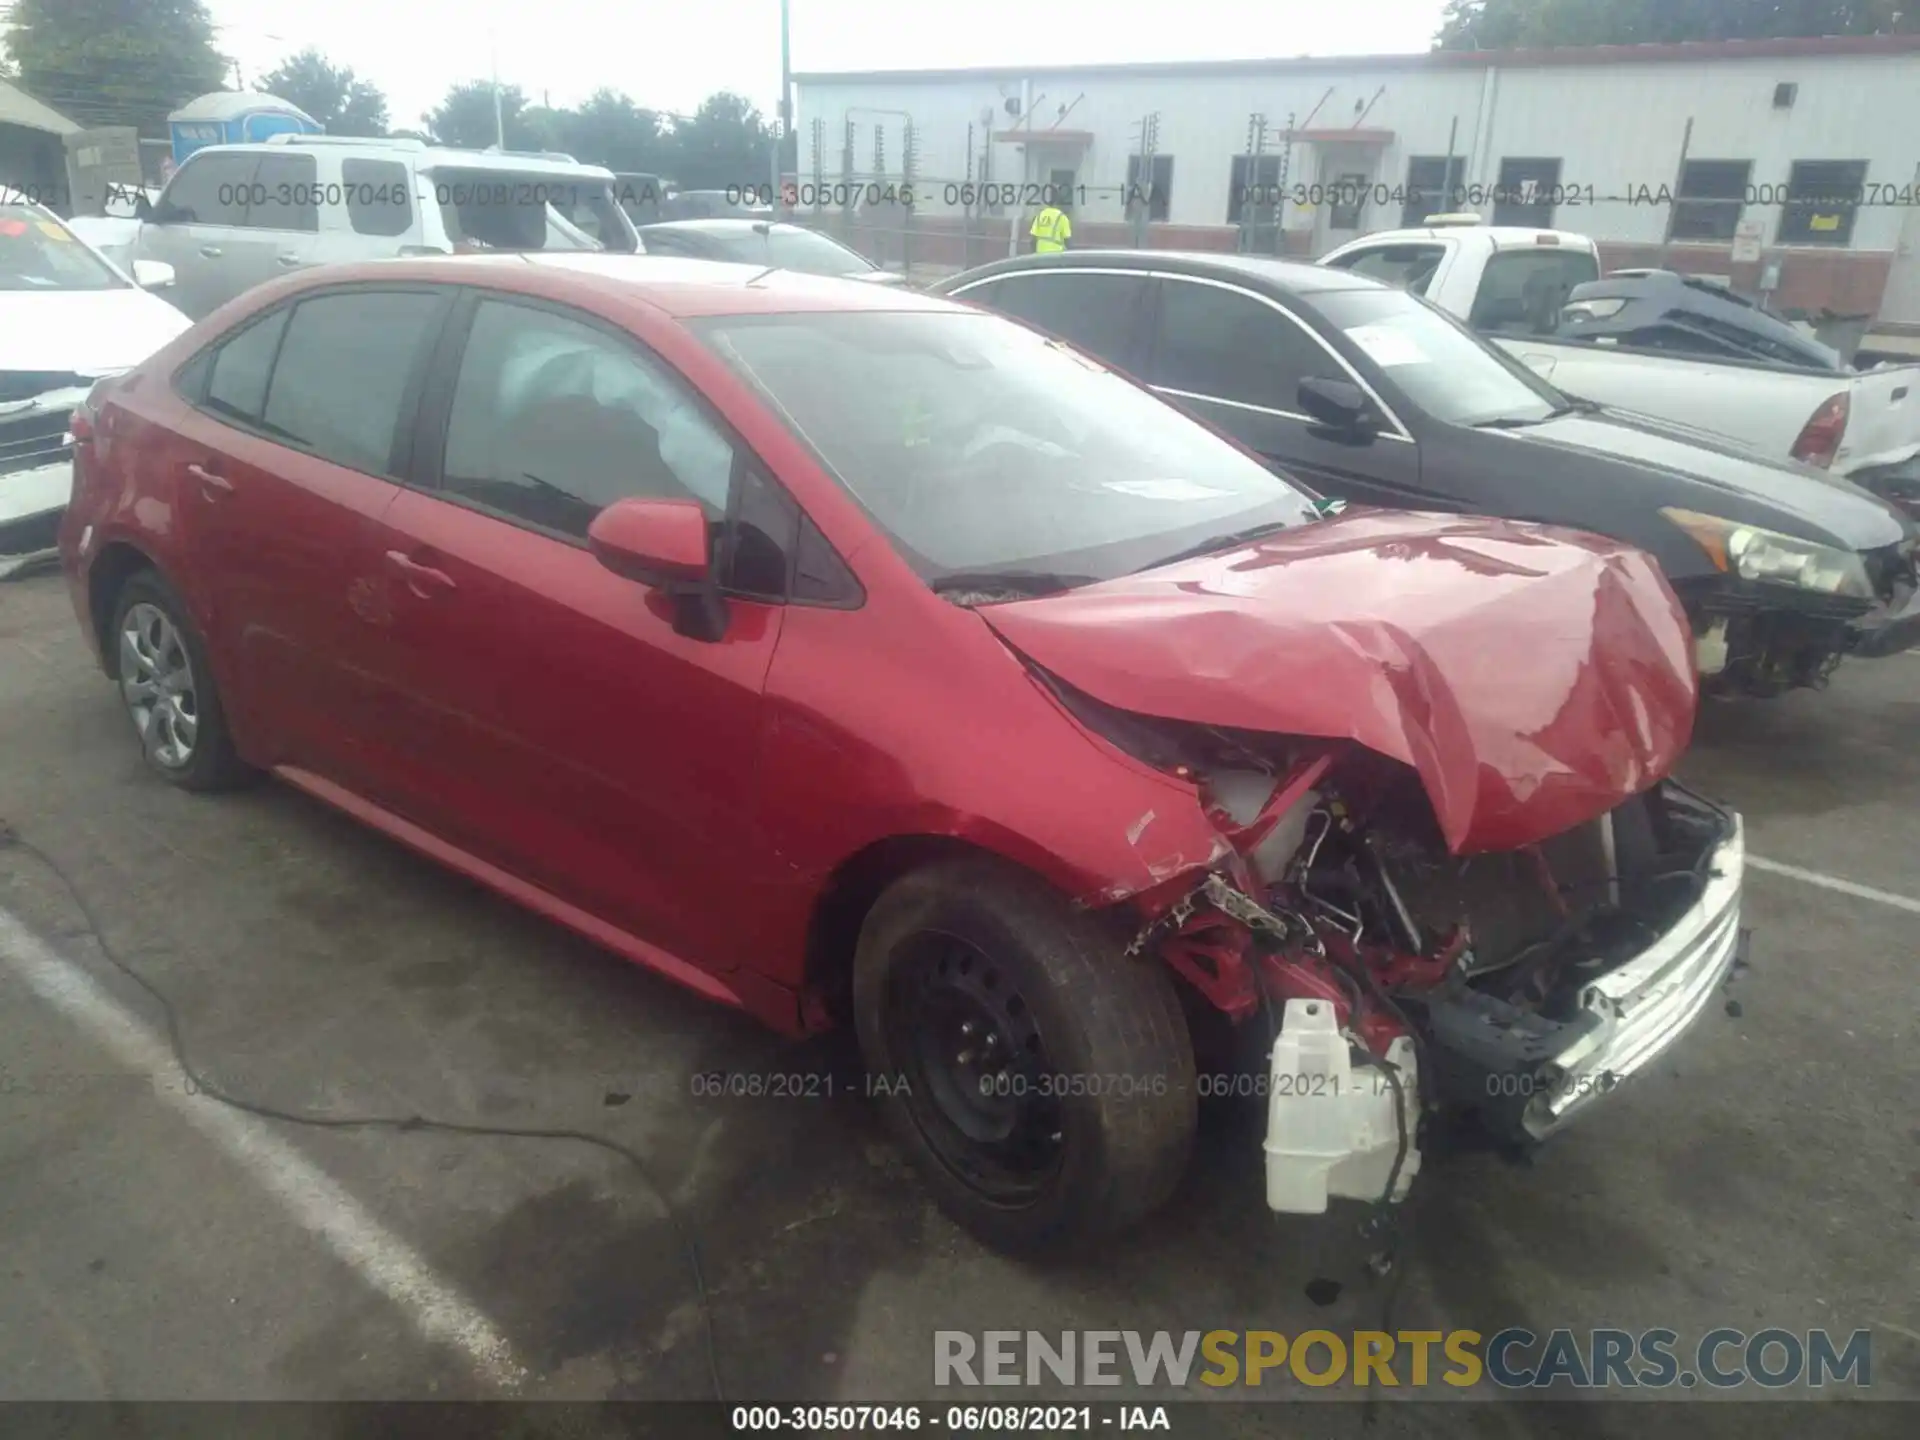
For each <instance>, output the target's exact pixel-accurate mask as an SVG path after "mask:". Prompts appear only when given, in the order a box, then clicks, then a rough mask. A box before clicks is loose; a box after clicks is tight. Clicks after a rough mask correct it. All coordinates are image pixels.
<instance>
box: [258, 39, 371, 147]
mask: <svg viewBox="0 0 1920 1440" xmlns="http://www.w3.org/2000/svg"><path fill="white" fill-rule="evenodd" d="M260 88H261V89H262V90H264V91H266V92H267V94H269V95H278V96H279V97H280V98H281V99H282V100H291V101H292V102H293V103H294V104H295V105H298V106H299V107H300V108H301V109H302V110H304V111H306V112H307V114H309V115H311V116H312V117H313V118H314V119H316V120H318V121H319V122H320V123H321V125H323V126H324V127H325V128H326V131H327V133H328V134H330V135H384V134H386V133H387V97H386V96H384V95H382V94H381V93H380V92H379V90H377V89H375V88H374V87H373V86H372V85H370V84H368V83H367V82H366V81H365V80H362V79H361V78H360V77H359V76H358V75H355V74H354V73H353V71H352V70H351V69H350V68H349V67H347V66H345V65H335V64H333V63H332V62H331V61H329V60H328V59H327V57H326V56H324V55H322V54H321V53H320V52H319V51H318V50H315V49H312V48H311V47H309V48H308V49H305V50H302V51H301V52H300V53H299V54H297V55H291V56H289V57H288V58H287V59H285V60H282V61H281V62H280V63H279V64H278V65H277V66H275V67H274V68H273V69H272V70H270V71H268V72H267V74H266V76H265V78H263V79H262V80H261V82H260Z"/></svg>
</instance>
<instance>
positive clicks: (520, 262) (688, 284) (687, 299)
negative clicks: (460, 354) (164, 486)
mask: <svg viewBox="0 0 1920 1440" xmlns="http://www.w3.org/2000/svg"><path fill="white" fill-rule="evenodd" d="M529 268H531V269H532V270H534V271H538V272H542V273H544V274H545V275H547V276H553V277H558V276H562V275H564V276H565V277H567V281H568V282H569V283H568V284H567V287H566V288H568V289H571V290H573V291H574V295H573V296H572V297H571V298H573V299H575V300H576V301H577V302H579V303H582V304H587V303H588V302H589V301H590V300H591V299H592V298H593V297H602V298H605V299H608V300H614V301H638V302H640V303H642V304H644V305H647V306H650V307H651V308H653V309H655V310H657V311H659V312H661V313H662V314H665V315H669V316H672V317H673V318H675V319H681V320H691V319H696V318H700V317H703V316H713V315H781V314H801V313H825V312H829V311H845V310H862V311H866V310H885V311H900V312H921V313H927V312H933V313H951V314H955V315H973V314H977V313H978V312H977V311H976V310H974V309H973V308H972V307H971V306H967V305H962V304H958V303H956V302H954V301H951V300H945V299H942V298H941V297H940V296H938V295H929V294H926V293H925V292H923V291H917V290H904V289H902V288H900V287H898V286H893V285H872V284H868V283H866V282H865V281H861V280H843V279H841V278H839V277H838V276H828V275H808V274H802V273H801V272H799V271H794V270H780V269H774V268H770V267H768V266H765V265H738V264H734V263H732V262H730V261H724V260H689V259H682V258H681V257H680V256H677V255H622V254H607V253H602V252H598V251H568V252H566V253H563V254H552V255H548V254H520V253H515V254H494V255H435V256H426V257H412V256H408V257H401V258H395V259H381V260H363V261H356V262H353V263H351V264H346V265H329V266H325V267H322V268H316V269H314V270H311V271H306V272H303V274H302V278H308V277H311V285H312V288H315V289H319V288H323V287H325V286H328V285H338V284H342V283H352V282H355V281H360V282H366V281H391V280H427V281H437V282H440V283H442V284H454V285H458V284H474V285H483V286H487V287H488V288H499V289H503V290H517V289H520V288H522V287H520V286H516V285H515V284H514V283H513V280H512V276H513V274H514V273H515V272H519V273H521V274H524V273H525V272H526V271H527V270H528V269H529ZM502 281H505V283H504V284H502V283H500V282H502ZM278 283H280V284H283V285H284V284H285V283H286V282H284V281H282V282H278ZM304 288H307V287H305V286H299V287H294V286H289V287H288V288H287V289H282V290H280V291H279V292H278V293H280V294H283V295H284V294H288V293H290V292H292V291H296V290H297V289H304ZM542 289H543V290H545V289H546V287H542Z"/></svg>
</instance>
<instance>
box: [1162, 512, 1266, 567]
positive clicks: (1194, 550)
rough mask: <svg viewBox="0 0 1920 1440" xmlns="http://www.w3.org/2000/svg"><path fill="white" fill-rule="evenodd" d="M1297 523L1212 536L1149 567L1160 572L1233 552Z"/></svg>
mask: <svg viewBox="0 0 1920 1440" xmlns="http://www.w3.org/2000/svg"><path fill="white" fill-rule="evenodd" d="M1295 524H1296V522H1295V521H1292V520H1269V521H1268V522H1267V523H1266V524H1264V525H1252V526H1249V527H1248V528H1247V529H1245V530H1235V531H1233V532H1232V533H1231V534H1227V535H1212V536H1209V537H1208V538H1207V539H1205V540H1202V541H1201V542H1200V543H1199V544H1198V545H1189V546H1188V547H1187V548H1186V549H1184V550H1176V551H1175V552H1174V553H1173V554H1171V555H1169V556H1167V557H1166V558H1165V559H1164V560H1156V561H1154V562H1153V564H1151V565H1149V566H1147V567H1146V568H1147V569H1149V570H1158V569H1159V568H1160V567H1161V566H1162V565H1177V564H1179V563H1180V562H1181V561H1182V560H1198V559H1199V558H1200V557H1201V556H1202V555H1214V554H1217V553H1218V552H1220V551H1222V550H1232V549H1233V548H1235V547H1236V546H1239V545H1250V544H1252V543H1253V542H1254V541H1255V540H1264V539H1266V538H1267V536H1269V535H1278V534H1279V533H1280V532H1281V531H1283V530H1291V529H1293V528H1294V526H1295Z"/></svg>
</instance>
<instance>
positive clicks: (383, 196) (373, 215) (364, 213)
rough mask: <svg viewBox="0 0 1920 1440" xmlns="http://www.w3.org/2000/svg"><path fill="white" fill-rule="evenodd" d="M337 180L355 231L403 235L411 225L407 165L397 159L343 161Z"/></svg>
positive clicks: (364, 233) (358, 232)
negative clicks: (344, 192) (343, 192)
mask: <svg viewBox="0 0 1920 1440" xmlns="http://www.w3.org/2000/svg"><path fill="white" fill-rule="evenodd" d="M340 181H341V184H342V186H343V187H344V188H345V190H346V202H347V223H348V224H349V225H351V226H352V227H353V229H354V233H355V234H358V235H404V234H406V233H407V231H409V230H411V229H412V228H413V196H412V194H411V193H410V188H409V185H408V180H407V167H406V166H404V165H402V164H401V163H400V162H399V161H398V160H347V161H344V162H342V164H341V166H340Z"/></svg>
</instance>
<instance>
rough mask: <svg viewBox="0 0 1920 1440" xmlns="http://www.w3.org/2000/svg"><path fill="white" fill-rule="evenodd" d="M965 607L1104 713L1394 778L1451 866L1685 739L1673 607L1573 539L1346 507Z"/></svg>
mask: <svg viewBox="0 0 1920 1440" xmlns="http://www.w3.org/2000/svg"><path fill="white" fill-rule="evenodd" d="M983 613H984V614H985V615H986V617H987V619H988V622H989V623H990V624H992V625H993V626H994V628H995V629H996V630H998V631H999V632H1000V633H1001V634H1002V635H1004V636H1006V638H1007V640H1008V641H1009V642H1010V643H1011V644H1013V645H1014V646H1015V647H1017V648H1018V649H1019V650H1021V651H1022V652H1023V653H1024V654H1027V655H1029V656H1031V657H1032V658H1033V659H1034V660H1035V661H1036V662H1038V663H1039V664H1040V665H1042V666H1044V667H1046V668H1047V669H1048V670H1051V671H1053V672H1054V673H1055V674H1057V675H1059V676H1060V677H1061V678H1062V679H1063V680H1065V681H1066V682H1067V683H1068V684H1070V685H1073V686H1075V687H1077V688H1078V689H1081V690H1083V691H1085V692H1086V693H1088V694H1089V695H1092V696H1093V697H1094V698H1095V699H1098V700H1102V701H1105V702H1106V703H1107V704H1109V705H1114V706H1118V707H1121V708H1123V709H1129V710H1134V711H1139V712H1142V713H1145V714H1149V715H1158V716H1162V717H1164V718H1167V719H1173V720H1188V721H1193V722H1196V723H1200V724H1208V725H1229V726H1237V727H1239V728H1242V729H1246V730H1260V731H1275V732H1280V733H1283V734H1292V735H1311V736H1324V737H1326V738H1329V739H1349V740H1354V741H1357V742H1358V743H1360V744H1361V745H1364V746H1366V747H1367V748H1368V749H1370V750H1374V751H1377V752H1378V753H1379V754H1382V755H1385V756H1388V757H1389V758H1391V759H1394V760H1399V761H1401V762H1403V763H1405V764H1408V765H1411V766H1412V767H1413V768H1414V769H1415V770H1416V771H1418V772H1419V774H1420V778H1421V780H1422V782H1423V783H1424V784H1425V786H1426V790H1427V796H1428V798H1429V800H1431V801H1432V803H1433V808H1434V812H1435V814H1436V815H1438V817H1439V819H1440V823H1441V829H1442V831H1443V832H1444V834H1445V835H1446V838H1447V843H1448V844H1449V845H1450V846H1451V847H1452V848H1453V849H1454V850H1455V851H1459V852H1466V851H1473V850H1506V849H1514V848H1517V847H1518V846H1521V845H1525V844H1528V843H1530V842H1532V841H1536V840H1543V839H1546V838H1548V837H1550V836H1553V835H1557V834H1560V833H1561V832H1562V831H1565V830H1567V829H1569V828H1571V827H1572V826H1574V825H1577V824H1579V823H1580V822H1582V821H1584V820H1589V819H1592V818H1593V817H1594V816H1596V815H1599V814H1601V813H1603V812H1605V811H1606V810H1609V809H1611V808H1612V807H1613V806H1615V805H1617V804H1619V803H1620V801H1621V800H1623V799H1625V798H1627V797H1628V796H1630V795H1634V794H1637V793H1639V792H1640V791H1642V790H1645V789H1647V788H1648V787H1649V786H1651V785H1653V784H1654V783H1655V782H1656V781H1658V780H1660V779H1661V778H1662V777H1664V776H1665V775H1666V774H1667V773H1668V772H1669V771H1670V770H1671V769H1672V768H1673V765H1674V762H1675V761H1676V760H1677V759H1678V758H1679V756H1680V753H1681V751H1682V750H1683V749H1684V748H1685V747H1686V743H1687V739H1688V736H1689V735H1690V733H1691V731H1692V728H1693V715H1694V704H1695V698H1696V692H1695V683H1694V676H1693V655H1692V646H1691V643H1690V640H1689V636H1688V630H1687V626H1686V621H1685V619H1684V617H1683V615H1682V613H1681V610H1680V606H1679V602H1678V600H1677V599H1676V598H1675V597H1674V595H1673V592H1672V591H1671V590H1670V589H1669V588H1668V587H1667V585H1666V582H1665V581H1664V580H1663V579H1662V578H1661V576H1660V574H1659V571H1658V570H1657V569H1656V567H1655V566H1654V563H1653V561H1652V560H1650V559H1648V558H1647V557H1646V556H1645V555H1643V554H1641V553H1640V552H1639V551H1636V550H1632V549H1629V548H1627V547H1626V546H1623V545H1621V544H1619V543H1617V542H1615V541H1612V540H1606V539H1602V538H1600V537H1598V536H1593V535H1582V534H1577V533H1575V532H1572V531H1561V530H1550V529H1547V528H1545V527H1540V526H1528V525H1515V524H1509V523H1506V522H1502V521H1497V520H1481V519H1466V518H1455V517H1448V516H1439V515H1404V514H1396V513H1389V512H1384V511H1371V512H1357V513H1354V514H1351V515H1348V516H1345V517H1342V518H1340V519H1338V520H1334V521H1332V522H1329V523H1326V524H1321V525H1315V526H1310V527H1306V528H1303V529H1300V530H1295V531H1291V532H1288V533H1284V534H1281V535H1279V536H1276V537H1274V538H1273V539H1270V540H1263V541H1260V542H1258V543H1256V544H1253V545H1249V546H1245V547H1243V548H1241V549H1238V550H1234V551H1230V552H1228V553H1226V554H1222V555H1214V556H1209V557H1207V558H1205V559H1201V560H1194V561H1189V562H1186V563H1184V564H1181V565H1175V566H1168V567H1165V568H1163V569H1159V570H1155V571H1152V572H1151V573H1149V574H1145V575H1137V576H1132V577H1129V578H1127V579H1123V580H1116V581H1112V582H1109V583H1107V584H1104V585H1093V586H1088V587H1086V588H1084V589H1080V590H1074V591H1070V592H1068V593H1066V594H1063V595H1057V596H1050V597H1048V598H1046V599H1042V600H1029V601H1023V602H1021V603H1018V604H1013V605H1000V606H995V607H993V608H992V609H990V610H988V611H985V612H983Z"/></svg>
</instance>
